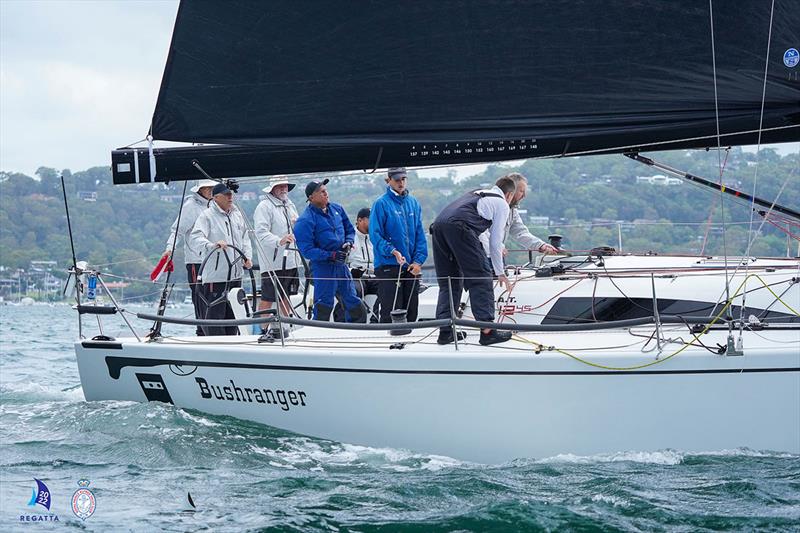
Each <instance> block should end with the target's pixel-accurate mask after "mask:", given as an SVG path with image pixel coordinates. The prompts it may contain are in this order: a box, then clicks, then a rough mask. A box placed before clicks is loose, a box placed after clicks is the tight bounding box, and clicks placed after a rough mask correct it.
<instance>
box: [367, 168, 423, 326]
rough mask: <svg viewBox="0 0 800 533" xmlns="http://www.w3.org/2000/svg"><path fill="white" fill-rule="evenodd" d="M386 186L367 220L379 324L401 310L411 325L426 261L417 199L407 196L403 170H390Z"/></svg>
mask: <svg viewBox="0 0 800 533" xmlns="http://www.w3.org/2000/svg"><path fill="white" fill-rule="evenodd" d="M386 183H387V187H386V193H385V194H384V195H383V196H381V197H380V198H378V199H377V200H376V201H375V204H374V205H373V206H372V213H371V214H370V217H369V218H370V221H369V236H370V237H371V238H372V242H373V243H375V275H376V276H377V278H378V279H379V280H380V282H379V284H378V300H379V301H380V308H381V322H391V321H392V318H391V312H392V311H394V310H395V309H405V310H406V311H407V313H406V317H407V320H408V321H409V322H414V321H416V320H417V309H418V307H419V285H418V281H419V280H418V277H419V275H420V273H421V272H422V264H423V263H424V262H425V260H426V259H427V258H428V243H427V242H426V241H425V230H424V228H423V227H422V212H421V209H420V207H419V202H417V199H416V198H414V197H413V196H411V194H409V191H408V188H407V184H408V174H407V173H406V169H405V168H390V169H389V171H388V173H387V176H386ZM398 278H399V281H398ZM395 296H396V300H395Z"/></svg>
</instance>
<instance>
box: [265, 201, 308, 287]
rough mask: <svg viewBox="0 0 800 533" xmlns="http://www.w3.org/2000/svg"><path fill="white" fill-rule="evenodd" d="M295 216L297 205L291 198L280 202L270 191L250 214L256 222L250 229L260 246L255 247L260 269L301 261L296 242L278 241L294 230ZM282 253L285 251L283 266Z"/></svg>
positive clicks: (291, 265)
mask: <svg viewBox="0 0 800 533" xmlns="http://www.w3.org/2000/svg"><path fill="white" fill-rule="evenodd" d="M297 216H298V215H297V208H296V207H295V205H294V203H293V202H292V201H291V200H286V201H283V200H281V199H280V198H276V197H275V196H273V195H272V194H267V197H266V198H265V199H264V200H262V201H261V202H260V203H259V204H258V206H257V207H256V211H255V213H254V214H253V222H254V223H255V224H254V228H253V229H254V230H255V233H256V239H258V243H259V245H260V247H256V250H257V251H258V265H259V267H260V268H261V271H262V272H266V271H267V270H285V269H290V268H297V266H298V265H299V264H300V258H299V257H298V255H297V252H296V251H295V250H296V249H297V245H296V244H294V243H288V245H281V244H279V243H280V240H281V239H282V238H283V236H284V235H288V234H289V233H293V232H294V230H293V229H292V228H293V227H294V223H295V222H296V221H297ZM289 248H291V249H289ZM284 253H285V254H286V263H285V266H284V262H283V258H284ZM264 256H266V257H264Z"/></svg>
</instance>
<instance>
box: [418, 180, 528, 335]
mask: <svg viewBox="0 0 800 533" xmlns="http://www.w3.org/2000/svg"><path fill="white" fill-rule="evenodd" d="M515 191H516V185H515V183H514V180H513V179H511V178H509V177H502V178H500V179H499V180H497V182H496V183H495V186H494V187H492V188H491V189H488V190H479V191H470V192H468V193H466V194H465V195H463V196H461V197H460V198H458V199H457V200H455V201H454V202H452V203H451V204H450V205H448V206H447V207H445V208H444V209H443V210H442V212H441V213H439V216H438V217H436V221H435V222H434V223H433V228H432V234H433V260H434V263H435V265H436V277H437V280H438V283H439V301H438V302H437V304H436V318H437V319H441V318H450V317H451V316H452V309H454V308H458V304H459V302H460V300H461V289H462V287H464V288H466V290H468V291H469V294H470V306H471V308H472V314H473V316H474V317H475V320H477V321H480V322H494V292H493V289H492V272H491V271H490V270H488V267H487V265H486V261H485V259H484V257H485V256H484V252H483V247H482V246H481V243H480V240H479V238H478V236H479V235H480V234H481V233H483V232H484V231H486V230H489V243H490V251H491V263H492V268H493V269H494V274H496V275H497V279H498V281H499V282H500V284H501V285H503V284H504V285H506V287H508V286H509V281H508V278H507V277H506V275H505V271H504V270H503V249H502V245H503V233H504V230H505V226H506V221H507V220H508V215H509V204H510V203H511V201H512V200H513V198H514V193H515ZM453 337H454V333H453V328H451V327H449V326H448V327H445V328H441V329H440V330H439V338H438V339H437V342H438V343H439V344H448V343H451V342H453V340H454V339H453ZM459 338H461V333H460V332H459ZM509 339H511V332H507V331H498V330H495V329H491V328H484V329H482V330H481V335H480V341H479V342H480V343H481V344H482V345H484V346H488V345H490V344H497V343H499V342H505V341H507V340H509Z"/></svg>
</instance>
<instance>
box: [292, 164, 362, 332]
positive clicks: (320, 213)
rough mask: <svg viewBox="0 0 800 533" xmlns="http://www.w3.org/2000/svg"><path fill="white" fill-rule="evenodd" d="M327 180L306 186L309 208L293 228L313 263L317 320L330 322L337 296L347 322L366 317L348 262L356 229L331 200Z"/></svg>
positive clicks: (298, 244) (297, 240) (297, 239)
mask: <svg viewBox="0 0 800 533" xmlns="http://www.w3.org/2000/svg"><path fill="white" fill-rule="evenodd" d="M328 181H329V180H327V179H325V180H323V181H321V182H317V181H312V182H311V183H309V184H308V185H306V198H307V199H308V204H309V205H308V207H307V208H306V210H305V211H303V214H302V215H300V218H298V219H297V222H296V223H295V227H294V234H295V239H296V240H295V242H296V243H297V248H298V249H299V250H300V253H301V254H303V257H305V258H306V259H308V260H309V261H310V262H311V271H312V275H313V277H314V319H315V320H322V321H326V322H327V321H328V320H330V316H331V312H333V302H334V297H335V296H337V295H338V296H339V298H341V300H342V301H343V302H344V307H345V312H346V318H347V321H348V322H363V321H364V320H365V319H366V314H365V313H364V308H363V305H362V303H361V299H360V298H359V297H358V295H357V294H356V289H355V286H354V284H353V278H352V276H351V275H350V270H349V269H348V268H347V265H346V264H345V262H346V260H347V254H348V253H349V252H350V250H351V249H352V247H353V242H354V239H355V229H354V228H353V225H352V224H351V223H350V220H349V219H348V218H347V213H345V210H344V207H342V206H341V205H339V204H335V203H332V202H330V201H329V200H328V189H327V187H326V185H327V184H328Z"/></svg>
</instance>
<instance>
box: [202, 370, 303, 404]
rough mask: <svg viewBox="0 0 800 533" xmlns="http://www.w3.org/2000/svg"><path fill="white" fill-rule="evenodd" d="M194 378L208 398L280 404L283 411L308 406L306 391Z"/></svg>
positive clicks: (203, 395)
mask: <svg viewBox="0 0 800 533" xmlns="http://www.w3.org/2000/svg"><path fill="white" fill-rule="evenodd" d="M194 380H195V381H196V382H197V386H198V387H200V396H201V397H203V398H206V399H212V398H213V399H217V400H222V401H228V402H244V403H263V404H267V405H275V406H280V408H281V410H283V411H288V410H289V409H290V407H292V406H294V407H305V406H306V393H305V392H304V391H293V390H290V391H287V390H273V389H263V388H250V387H238V386H237V385H236V383H234V382H233V380H232V379H231V380H228V381H229V383H230V385H212V384H210V383H209V382H208V381H206V380H205V379H204V378H194Z"/></svg>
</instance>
